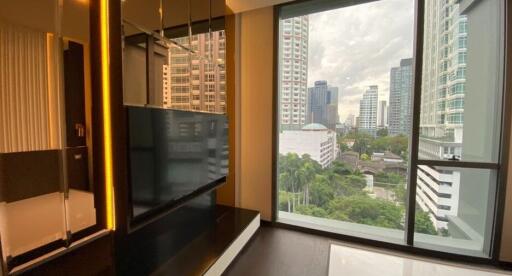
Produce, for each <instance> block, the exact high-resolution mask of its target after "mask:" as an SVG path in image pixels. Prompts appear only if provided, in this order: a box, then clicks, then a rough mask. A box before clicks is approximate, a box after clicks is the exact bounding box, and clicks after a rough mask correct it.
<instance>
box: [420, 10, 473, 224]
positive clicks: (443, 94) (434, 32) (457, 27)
mask: <svg viewBox="0 0 512 276" xmlns="http://www.w3.org/2000/svg"><path fill="white" fill-rule="evenodd" d="M426 4H427V7H426V10H428V11H429V12H428V13H426V14H425V38H424V41H425V45H424V49H425V51H424V52H423V78H422V94H421V116H420V140H419V152H418V154H419V158H423V159H459V158H460V156H461V155H462V134H463V122H464V118H463V117H464V95H465V82H466V79H465V72H466V57H467V34H468V33H467V32H468V28H467V17H466V16H465V15H461V14H460V10H459V4H458V1H427V2H426ZM460 178H461V175H460V172H458V171H454V170H450V169H447V168H440V167H429V166H423V165H421V166H418V178H417V180H418V181H417V185H418V189H417V195H416V201H417V203H418V205H419V206H420V207H421V208H422V209H423V210H424V211H426V212H429V214H430V217H431V219H432V221H433V222H434V225H435V226H436V227H437V228H438V229H440V228H447V227H448V222H449V217H452V216H457V215H458V212H459V210H458V209H459V208H458V204H459V203H458V202H459V193H460V185H459V182H460ZM432 191H436V193H432Z"/></svg>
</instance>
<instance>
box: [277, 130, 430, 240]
mask: <svg viewBox="0 0 512 276" xmlns="http://www.w3.org/2000/svg"><path fill="white" fill-rule="evenodd" d="M384 138H386V139H387V140H386V141H388V142H389V143H388V145H387V146H386V150H388V149H389V150H391V151H393V152H394V153H396V154H400V155H402V154H404V153H405V152H406V151H407V139H406V138H405V137H401V136H397V137H377V138H373V137H371V136H369V137H367V136H366V135H364V134H363V135H362V134H357V137H356V138H355V139H356V143H358V148H357V151H358V152H359V153H360V154H361V155H362V154H366V155H367V156H371V154H372V152H373V151H372V150H374V149H379V150H380V148H379V147H382V143H381V141H380V139H384ZM404 138H405V139H404ZM404 141H405V147H404ZM356 143H354V147H356ZM278 169H279V170H278V173H279V174H278V177H279V179H278V180H279V210H281V211H285V212H293V213H298V214H303V215H308V216H314V217H321V218H328V219H334V220H340V221H345V222H353V223H359V224H365V225H372V226H378V227H385V228H392V229H400V230H403V229H404V220H405V196H406V188H405V185H406V184H405V177H404V176H401V175H398V174H394V173H386V172H382V173H378V174H376V175H375V176H374V183H375V187H382V188H384V189H387V190H389V191H392V192H393V195H394V196H393V199H392V200H389V199H382V198H378V197H375V196H374V195H372V193H371V191H370V190H369V189H368V188H367V187H366V186H367V184H366V177H365V175H364V174H363V173H362V172H360V171H359V170H358V169H357V168H356V169H351V168H350V167H348V166H347V165H346V164H344V163H342V162H339V161H334V162H333V163H332V164H331V165H330V166H329V167H326V168H322V167H321V166H320V164H319V163H318V162H316V161H315V160H313V159H312V158H311V157H310V156H309V155H307V154H305V155H303V156H298V155H297V154H295V153H288V154H286V155H280V156H279V168H278ZM415 217H416V221H415V228H416V232H419V233H425V234H432V235H436V234H438V233H437V231H436V229H435V227H434V225H433V223H432V221H431V220H430V218H429V215H428V213H426V212H423V211H422V210H421V209H418V210H417V211H416V216H415Z"/></svg>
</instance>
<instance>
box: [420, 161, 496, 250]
mask: <svg viewBox="0 0 512 276" xmlns="http://www.w3.org/2000/svg"><path fill="white" fill-rule="evenodd" d="M495 187H496V171H493V170H486V169H463V168H448V167H429V166H423V165H420V166H418V182H417V194H416V202H417V206H416V207H417V208H416V224H415V231H416V234H415V235H414V238H415V241H414V245H415V246H418V247H423V248H429V249H434V250H438V251H446V252H451V253H457V254H463V255H472V256H478V257H487V256H489V247H490V237H491V230H492V225H493V212H494V196H495Z"/></svg>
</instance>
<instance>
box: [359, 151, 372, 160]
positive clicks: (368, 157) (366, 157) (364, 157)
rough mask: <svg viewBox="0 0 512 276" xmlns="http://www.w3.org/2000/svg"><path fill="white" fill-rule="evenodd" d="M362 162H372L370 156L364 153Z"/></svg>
mask: <svg viewBox="0 0 512 276" xmlns="http://www.w3.org/2000/svg"><path fill="white" fill-rule="evenodd" d="M361 160H363V161H368V160H370V156H368V154H366V153H363V154H361Z"/></svg>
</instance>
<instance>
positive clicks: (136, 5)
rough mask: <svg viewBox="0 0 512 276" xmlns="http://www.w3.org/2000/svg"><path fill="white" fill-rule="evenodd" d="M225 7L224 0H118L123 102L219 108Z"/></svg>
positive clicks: (223, 105)
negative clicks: (120, 3) (120, 22)
mask: <svg viewBox="0 0 512 276" xmlns="http://www.w3.org/2000/svg"><path fill="white" fill-rule="evenodd" d="M224 7H225V2H224V0H211V1H210V0H162V1H160V0H151V1H149V2H147V1H144V0H125V1H123V2H122V9H123V12H122V14H123V33H124V49H123V55H124V56H123V57H124V61H123V67H124V72H123V79H124V103H125V105H128V106H151V107H160V108H166V109H179V110H190V111H202V112H210V113H220V114H224V113H225V112H226V83H225V78H226V70H225V65H224V59H225V55H226V40H225V31H224ZM159 11H162V12H161V13H160V12H159ZM148 47H149V48H148ZM146 49H148V50H147V51H146Z"/></svg>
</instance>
